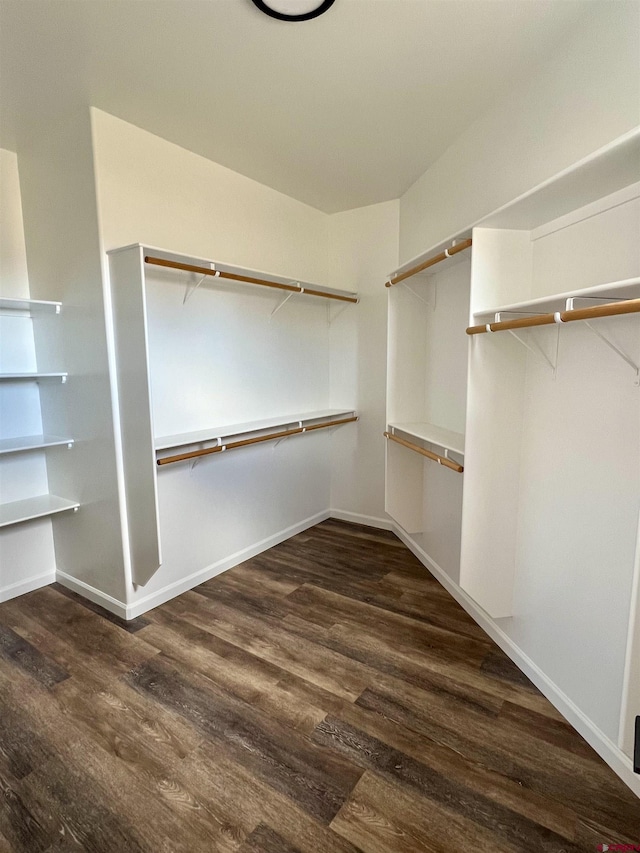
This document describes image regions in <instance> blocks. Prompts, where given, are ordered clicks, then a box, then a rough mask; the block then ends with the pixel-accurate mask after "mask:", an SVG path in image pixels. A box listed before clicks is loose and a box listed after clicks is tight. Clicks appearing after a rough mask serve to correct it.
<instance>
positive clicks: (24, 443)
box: [0, 435, 73, 455]
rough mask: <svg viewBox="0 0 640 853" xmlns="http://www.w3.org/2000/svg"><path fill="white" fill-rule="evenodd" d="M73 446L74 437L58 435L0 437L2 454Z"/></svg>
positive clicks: (0, 453) (0, 451)
mask: <svg viewBox="0 0 640 853" xmlns="http://www.w3.org/2000/svg"><path fill="white" fill-rule="evenodd" d="M65 444H66V446H67V447H69V448H71V447H73V439H72V438H62V437H61V436H58V435H25V436H20V438H3V439H0V455H2V454H5V453H22V452H24V451H27V450H43V449H44V448H45V447H62V446H63V445H65Z"/></svg>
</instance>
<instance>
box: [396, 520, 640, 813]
mask: <svg viewBox="0 0 640 853" xmlns="http://www.w3.org/2000/svg"><path fill="white" fill-rule="evenodd" d="M392 529H393V531H394V532H395V534H396V535H397V536H398V538H399V539H401V540H402V541H403V542H404V544H405V545H406V546H407V548H409V550H410V551H411V552H412V553H413V554H415V556H416V557H417V558H418V559H419V560H420V562H421V563H422V564H423V565H424V566H425V567H426V568H427V569H428V570H429V571H430V572H431V574H432V575H434V576H435V577H436V578H437V579H438V580H439V581H440V583H441V584H442V585H443V586H444V587H445V589H446V590H447V591H448V592H450V593H451V595H452V596H453V597H454V598H455V599H456V601H457V602H458V603H459V604H460V605H461V606H462V607H464V609H465V610H466V611H467V613H468V614H469V615H470V616H471V617H472V618H473V620H474V621H475V622H477V623H478V624H479V625H480V627H481V628H483V629H484V630H485V631H486V633H487V634H488V635H489V636H490V637H491V639H492V640H495V642H496V643H497V644H498V645H499V646H500V648H501V649H502V651H503V652H504V653H505V654H506V655H508V657H509V658H511V660H512V661H513V662H514V663H515V664H516V665H517V666H518V667H519V668H520V669H521V670H522V672H524V674H525V675H526V676H527V677H528V678H529V679H530V680H531V681H532V682H533V683H534V684H535V686H536V687H537V688H538V690H539V691H540V692H541V693H542V694H543V695H544V696H546V698H547V699H548V700H549V701H550V702H551V704H552V705H553V706H554V707H555V708H557V710H558V711H559V712H560V713H561V714H562V716H563V717H564V718H565V719H566V720H567V721H568V722H569V723H570V724H571V725H572V726H573V728H574V729H576V731H577V732H578V734H580V735H582V737H583V738H584V739H585V740H586V741H587V743H588V744H589V745H590V746H591V747H593V749H594V750H595V751H596V752H597V753H598V755H599V756H600V757H601V758H602V760H603V761H605V762H606V763H607V764H608V765H609V767H611V769H612V770H613V771H614V773H616V774H617V775H618V776H619V777H620V778H621V779H622V781H623V782H624V783H625V784H626V785H627V786H628V787H629V788H631V790H632V791H633V792H634V794H636V796H638V797H640V776H638V774H637V773H634V772H633V763H632V761H631V759H630V758H629V757H628V756H627V755H625V753H624V752H622V750H621V749H619V747H618V746H617V744H615V743H614V742H613V741H612V740H611V739H610V738H609V737H607V735H606V734H604V732H603V731H602V730H601V729H599V728H598V727H597V726H596V725H595V723H593V721H592V720H590V719H589V717H587V716H586V715H585V714H584V713H583V712H582V711H581V710H580V708H578V706H577V705H576V704H574V702H573V701H572V700H571V699H570V698H569V697H568V696H567V695H566V693H564V692H563V691H562V690H561V689H560V688H559V687H558V685H557V684H555V682H553V681H552V680H551V679H550V678H549V677H548V676H547V675H545V673H544V672H543V671H542V670H541V669H540V668H539V667H538V666H537V664H535V663H534V662H533V661H532V660H531V658H530V657H528V655H527V654H526V653H525V652H524V651H523V650H522V649H521V648H520V647H519V646H518V645H516V644H515V643H514V642H513V640H512V639H511V638H510V637H509V636H508V635H507V634H505V632H504V631H503V630H502V628H501V627H500V626H499V625H498V624H497V623H496V622H495V620H494V619H492V618H491V617H490V616H489V615H488V614H487V613H486V611H485V610H483V609H482V608H481V607H480V606H479V605H477V604H476V603H475V601H474V600H473V599H472V598H470V597H469V596H468V595H467V593H466V592H465V591H464V590H463V589H461V588H460V586H458V584H457V583H455V581H452V580H451V578H450V577H449V575H448V574H447V573H446V572H445V571H444V569H442V568H441V567H440V566H439V565H438V564H437V563H436V562H435V561H434V560H432V559H431V557H429V555H428V554H427V553H426V552H425V551H424V550H423V549H422V548H421V547H420V546H419V545H418V544H417V543H416V542H414V541H413V539H412V538H411V536H409V534H408V533H406V532H405V531H404V530H403V529H402V528H401V527H400V526H399V525H398V524H396V523H394V524H393V526H392Z"/></svg>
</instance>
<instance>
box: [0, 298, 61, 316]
mask: <svg viewBox="0 0 640 853" xmlns="http://www.w3.org/2000/svg"><path fill="white" fill-rule="evenodd" d="M61 310H62V302H46V301H45V300H43V299H18V298H15V297H10V296H0V311H22V312H26V313H28V314H29V315H33V314H59V313H60V311H61Z"/></svg>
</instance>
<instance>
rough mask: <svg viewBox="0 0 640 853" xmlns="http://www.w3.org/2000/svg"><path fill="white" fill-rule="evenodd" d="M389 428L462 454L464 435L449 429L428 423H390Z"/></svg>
mask: <svg viewBox="0 0 640 853" xmlns="http://www.w3.org/2000/svg"><path fill="white" fill-rule="evenodd" d="M389 430H390V431H394V430H400V432H404V433H406V434H407V435H410V436H413V438H419V439H421V440H422V441H428V442H429V443H430V444H435V445H436V446H437V447H442V448H443V449H444V450H451V451H453V452H454V453H460V454H461V455H462V456H464V435H462V433H459V432H453V430H450V429H444V427H439V426H436V425H435V424H428V423H415V422H414V423H392V424H391V423H390V424H389Z"/></svg>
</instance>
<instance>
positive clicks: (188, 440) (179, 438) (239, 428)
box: [155, 409, 355, 450]
mask: <svg viewBox="0 0 640 853" xmlns="http://www.w3.org/2000/svg"><path fill="white" fill-rule="evenodd" d="M353 414H355V409H322V410H320V411H317V412H301V413H297V414H293V415H280V416H277V417H273V418H265V419H264V420H260V421H248V422H246V423H240V424H225V425H223V426H216V427H211V428H210V429H203V430H198V431H196V432H183V433H178V434H177V435H165V436H161V437H158V438H156V439H155V449H156V450H169V449H170V448H172V447H185V446H187V445H190V444H200V443H202V442H207V441H216V440H217V439H222V438H229V437H230V436H234V437H235V436H241V435H247V434H249V433H255V432H262V431H264V430H270V429H274V427H287V426H293V425H297V424H302V426H308V425H310V424H313V423H321V422H322V421H325V420H335V419H336V418H342V417H349V416H350V415H353Z"/></svg>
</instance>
